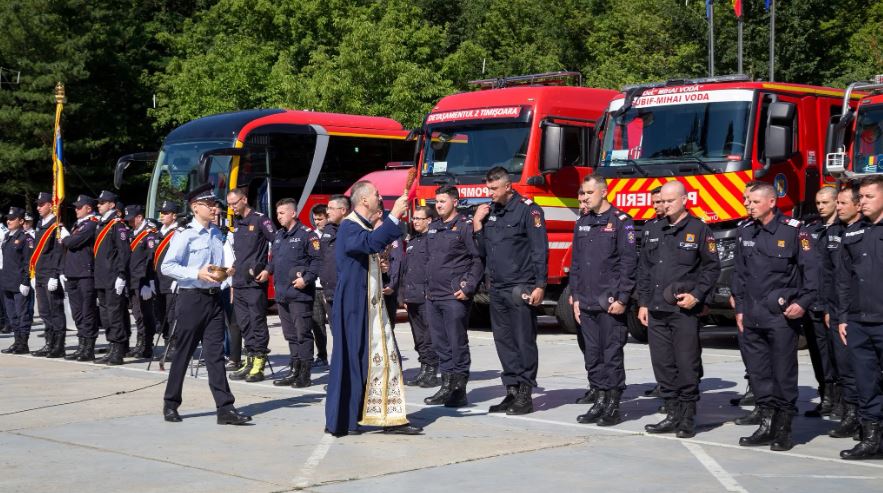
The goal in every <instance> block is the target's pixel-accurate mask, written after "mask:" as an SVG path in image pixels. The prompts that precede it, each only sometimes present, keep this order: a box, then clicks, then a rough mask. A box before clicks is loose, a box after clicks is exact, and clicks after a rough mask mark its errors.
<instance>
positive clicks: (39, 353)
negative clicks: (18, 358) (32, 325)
mask: <svg viewBox="0 0 883 493" xmlns="http://www.w3.org/2000/svg"><path fill="white" fill-rule="evenodd" d="M54 339H55V334H54V333H53V332H49V331H48V329H46V344H43V347H41V348H40V349H38V350H36V351H34V352H32V353H31V356H36V357H37V358H45V357H46V355H47V354H49V351H51V350H52V341H53V340H54Z"/></svg>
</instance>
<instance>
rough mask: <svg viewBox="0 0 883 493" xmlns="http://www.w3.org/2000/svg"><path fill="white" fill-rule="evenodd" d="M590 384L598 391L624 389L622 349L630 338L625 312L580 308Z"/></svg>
mask: <svg viewBox="0 0 883 493" xmlns="http://www.w3.org/2000/svg"><path fill="white" fill-rule="evenodd" d="M580 328H581V329H582V330H581V331H580V332H581V333H582V338H583V341H584V343H585V344H584V345H585V348H586V349H585V352H584V353H583V355H584V356H585V361H586V371H587V372H588V374H589V384H590V385H591V386H592V387H595V388H597V389H599V390H614V389H619V390H625V365H624V362H623V350H622V349H623V348H624V347H625V343H626V340H627V339H628V328H627V327H626V322H625V314H623V315H611V314H609V313H607V312H602V311H587V310H583V309H580Z"/></svg>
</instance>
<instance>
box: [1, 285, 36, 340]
mask: <svg viewBox="0 0 883 493" xmlns="http://www.w3.org/2000/svg"><path fill="white" fill-rule="evenodd" d="M3 307H4V308H5V309H6V316H7V317H9V327H11V328H12V331H13V332H15V333H16V334H24V335H28V334H30V333H31V323H30V322H29V321H28V297H27V296H22V295H21V293H19V292H18V291H3Z"/></svg>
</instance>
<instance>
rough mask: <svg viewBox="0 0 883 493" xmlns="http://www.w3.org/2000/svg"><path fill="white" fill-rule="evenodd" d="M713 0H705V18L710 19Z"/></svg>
mask: <svg viewBox="0 0 883 493" xmlns="http://www.w3.org/2000/svg"><path fill="white" fill-rule="evenodd" d="M713 3H714V0H705V18H706V19H711V9H712V4H713Z"/></svg>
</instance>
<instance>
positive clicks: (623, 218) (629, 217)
mask: <svg viewBox="0 0 883 493" xmlns="http://www.w3.org/2000/svg"><path fill="white" fill-rule="evenodd" d="M631 218H632V216H629V215H628V214H626V213H625V212H623V213H621V214H620V215H619V220H620V221H628V220H629V219H631Z"/></svg>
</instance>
